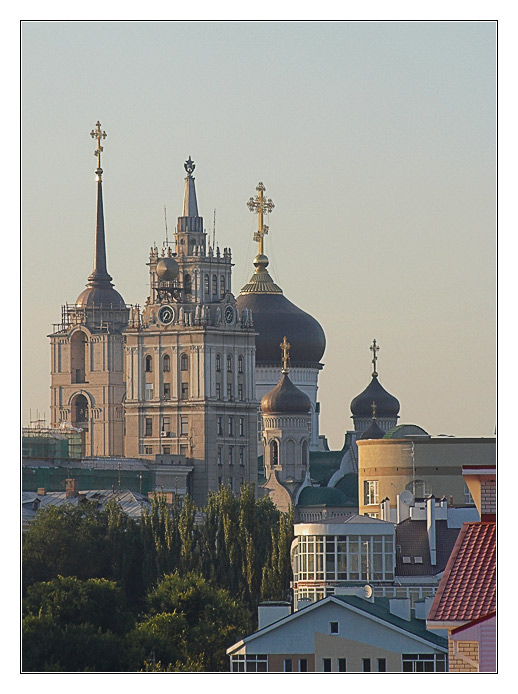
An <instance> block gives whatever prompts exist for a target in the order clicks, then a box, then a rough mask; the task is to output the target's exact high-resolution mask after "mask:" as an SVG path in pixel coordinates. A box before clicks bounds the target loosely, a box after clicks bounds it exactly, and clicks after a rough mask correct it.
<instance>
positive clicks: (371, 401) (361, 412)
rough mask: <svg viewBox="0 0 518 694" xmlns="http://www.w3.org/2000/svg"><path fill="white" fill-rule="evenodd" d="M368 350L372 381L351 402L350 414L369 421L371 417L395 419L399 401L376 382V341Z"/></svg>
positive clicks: (377, 348)
mask: <svg viewBox="0 0 518 694" xmlns="http://www.w3.org/2000/svg"><path fill="white" fill-rule="evenodd" d="M370 349H371V351H372V353H373V357H372V364H373V366H374V369H373V371H372V381H371V382H370V383H369V385H368V386H367V388H365V390H364V391H363V392H362V393H360V394H359V395H357V396H356V397H355V398H354V399H353V400H352V402H351V414H352V416H353V417H362V418H369V419H370V418H371V417H378V418H379V417H381V418H382V419H383V418H387V417H391V418H394V417H396V418H397V416H398V413H399V408H400V405H399V400H398V399H397V398H395V397H394V396H393V395H391V394H390V393H388V392H387V391H386V390H385V388H383V386H382V385H381V383H380V382H379V381H378V373H377V371H376V361H377V352H378V351H379V347H378V346H377V344H376V340H373V343H372V345H371V347H370Z"/></svg>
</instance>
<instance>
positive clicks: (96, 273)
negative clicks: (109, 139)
mask: <svg viewBox="0 0 518 694" xmlns="http://www.w3.org/2000/svg"><path fill="white" fill-rule="evenodd" d="M90 135H91V136H92V137H93V138H95V139H96V140H97V149H96V150H95V151H94V156H95V157H97V169H96V171H95V174H96V180H97V220H96V225H95V249H94V269H93V271H92V274H91V275H90V276H89V277H88V282H89V283H90V286H92V287H99V286H106V285H107V284H110V281H111V279H112V278H111V276H110V275H109V274H108V269H107V266H106V240H105V233H104V210H103V189H102V173H103V170H102V168H101V153H102V152H103V147H102V146H101V141H102V140H104V139H105V138H106V133H105V131H104V130H101V124H100V122H99V121H97V123H96V124H95V130H92V132H91V133H90Z"/></svg>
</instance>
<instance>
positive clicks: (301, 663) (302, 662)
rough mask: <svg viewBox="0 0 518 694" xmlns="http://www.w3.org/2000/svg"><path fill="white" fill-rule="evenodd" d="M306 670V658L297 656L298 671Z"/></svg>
mask: <svg viewBox="0 0 518 694" xmlns="http://www.w3.org/2000/svg"><path fill="white" fill-rule="evenodd" d="M307 671H308V659H307V658H299V672H307Z"/></svg>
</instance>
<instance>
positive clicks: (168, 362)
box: [162, 354, 171, 371]
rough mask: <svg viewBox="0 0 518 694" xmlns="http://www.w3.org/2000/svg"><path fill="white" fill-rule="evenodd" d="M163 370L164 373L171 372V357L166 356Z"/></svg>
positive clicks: (163, 361)
mask: <svg viewBox="0 0 518 694" xmlns="http://www.w3.org/2000/svg"><path fill="white" fill-rule="evenodd" d="M162 368H163V370H164V371H171V357H170V356H169V355H168V354H164V358H163V360H162Z"/></svg>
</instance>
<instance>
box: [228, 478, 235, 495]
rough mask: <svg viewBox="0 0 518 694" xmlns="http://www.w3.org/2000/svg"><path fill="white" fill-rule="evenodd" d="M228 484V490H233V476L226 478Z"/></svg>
mask: <svg viewBox="0 0 518 694" xmlns="http://www.w3.org/2000/svg"><path fill="white" fill-rule="evenodd" d="M228 486H229V487H230V491H231V492H233V491H234V478H233V477H229V478H228Z"/></svg>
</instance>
